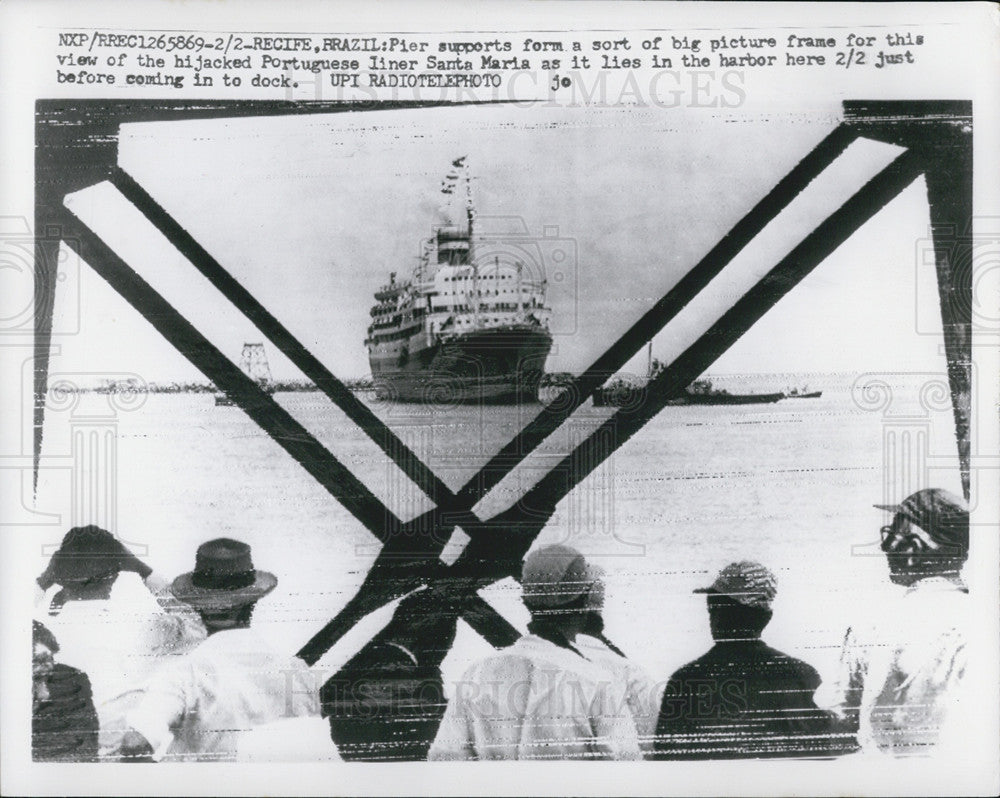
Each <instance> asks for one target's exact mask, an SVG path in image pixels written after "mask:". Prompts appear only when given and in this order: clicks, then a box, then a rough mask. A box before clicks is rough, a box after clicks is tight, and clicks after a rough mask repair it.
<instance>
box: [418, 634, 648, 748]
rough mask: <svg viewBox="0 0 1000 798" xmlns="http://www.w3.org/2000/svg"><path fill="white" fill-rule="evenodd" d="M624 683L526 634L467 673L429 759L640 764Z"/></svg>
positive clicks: (572, 653) (544, 641) (557, 647)
mask: <svg viewBox="0 0 1000 798" xmlns="http://www.w3.org/2000/svg"><path fill="white" fill-rule="evenodd" d="M639 758H640V754H639V742H638V737H637V735H636V729H635V724H634V722H633V720H632V716H631V713H630V712H629V710H628V705H627V703H626V701H625V690H624V685H623V684H622V683H621V682H620V681H619V680H618V679H616V678H614V676H613V675H612V674H611V673H610V672H609V671H608V670H607V669H605V668H602V667H601V666H599V665H597V664H595V663H593V662H590V661H589V660H587V659H584V658H583V657H581V656H580V655H579V654H577V653H575V652H573V651H570V650H568V649H565V648H561V647H560V646H557V645H555V644H554V643H550V642H549V641H547V640H543V639H542V638H540V637H536V636H534V635H526V636H525V637H522V638H521V639H520V640H518V641H517V642H516V643H515V644H514V645H513V646H510V647H509V648H506V649H504V650H503V651H501V652H499V653H498V654H495V655H493V656H490V657H487V658H486V659H484V660H482V661H481V662H479V663H477V664H475V665H473V666H472V667H471V668H469V670H468V671H466V673H465V675H464V676H463V678H462V680H461V681H460V682H459V683H458V684H457V685H456V690H455V697H454V699H452V701H450V702H449V703H448V708H447V710H446V711H445V715H444V718H443V720H442V721H441V726H440V728H439V729H438V733H437V737H436V738H435V740H434V743H433V744H432V745H431V749H430V753H429V755H428V759H430V760H455V759H639Z"/></svg>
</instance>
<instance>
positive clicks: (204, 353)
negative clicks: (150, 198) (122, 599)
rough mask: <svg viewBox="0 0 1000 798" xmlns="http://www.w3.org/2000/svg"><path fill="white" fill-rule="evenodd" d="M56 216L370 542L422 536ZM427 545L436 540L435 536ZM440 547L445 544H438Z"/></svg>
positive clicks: (490, 630)
mask: <svg viewBox="0 0 1000 798" xmlns="http://www.w3.org/2000/svg"><path fill="white" fill-rule="evenodd" d="M62 216H63V219H62V223H63V230H64V231H66V233H65V234H66V236H67V237H66V239H65V240H66V242H67V245H69V246H70V247H72V248H73V249H74V251H76V253H77V254H78V255H79V256H80V258H81V259H82V260H83V261H85V262H86V263H88V264H89V265H90V266H91V268H93V269H94V270H95V271H96V272H97V273H98V274H99V275H100V276H101V277H102V278H104V279H105V280H106V281H107V282H108V283H109V284H110V285H111V287H112V288H114V289H115V290H116V291H117V292H118V293H119V294H120V295H121V296H122V297H123V298H124V299H125V300H126V301H127V302H128V303H129V304H130V305H132V306H133V307H134V308H135V309H136V310H138V311H139V313H141V314H142V315H143V317H144V318H145V319H146V320H147V321H149V322H150V323H151V324H152V325H153V326H154V327H155V328H156V330H157V331H158V332H159V333H160V334H161V335H163V336H164V338H166V340H167V341H168V342H170V343H171V344H172V345H173V346H174V347H175V348H176V349H177V350H178V351H179V352H180V353H181V354H182V355H184V356H185V357H187V359H188V360H189V361H190V362H191V363H192V364H193V365H194V366H195V367H196V368H198V369H199V370H200V371H201V372H202V373H203V374H205V376H206V377H208V378H209V379H210V380H212V382H214V383H215V384H216V385H217V386H218V387H219V388H220V389H221V390H223V391H224V392H226V394H227V395H229V396H230V397H231V398H232V400H233V401H234V402H235V403H236V404H237V405H238V406H239V407H240V408H241V409H242V410H243V411H244V412H246V413H247V415H248V416H250V418H251V419H253V420H254V421H255V422H256V423H257V425H258V426H260V428H261V429H262V430H263V431H265V432H266V433H267V434H268V435H269V436H270V437H271V438H272V439H273V440H274V441H275V442H276V443H278V445H280V446H281V447H282V448H284V449H285V451H287V452H288V454H289V455H291V457H292V458H293V459H294V460H295V461H296V462H298V463H299V464H300V465H301V466H302V467H303V468H305V470H306V471H307V472H308V473H309V474H310V475H311V476H312V477H313V478H314V479H316V481H317V482H319V483H320V485H321V486H322V487H323V488H324V489H325V490H327V492H328V493H330V494H331V495H332V496H333V497H334V498H335V499H337V501H339V502H340V503H341V504H342V505H343V506H344V507H345V508H346V509H347V510H348V512H350V513H351V514H352V515H353V516H354V517H355V518H357V519H358V520H359V521H360V522H361V523H362V524H363V525H364V526H365V527H366V528H367V529H368V530H369V531H370V532H371V533H372V534H373V535H375V537H376V538H378V539H379V540H380V541H382V542H383V544H385V543H386V542H387V541H390V540H393V541H400V540H402V541H408V540H411V539H413V538H419V536H420V533H421V532H422V531H423V530H424V529H425V528H426V527H427V522H426V519H425V518H424V517H423V516H420V517H418V518H416V519H414V520H413V521H410V522H408V523H405V524H404V523H401V522H400V520H399V518H397V517H396V515H395V514H394V513H393V512H392V511H391V510H389V508H387V507H386V506H385V505H384V504H383V503H382V502H381V501H380V500H379V499H378V498H377V497H376V496H375V495H374V494H372V493H371V491H370V490H369V489H368V487H367V486H366V485H365V484H364V483H363V482H361V481H360V480H359V479H358V478H357V477H355V476H354V474H353V473H352V472H351V471H350V469H348V468H347V467H346V466H344V465H343V464H342V463H341V462H340V461H339V460H338V459H337V458H336V457H335V456H334V455H333V454H332V453H331V452H330V451H329V450H328V449H326V447H324V446H323V445H322V444H321V443H320V442H319V441H318V440H316V438H315V437H313V435H312V434H311V433H310V432H309V431H308V430H306V429H305V428H304V427H303V426H302V425H301V424H300V423H299V422H298V421H296V420H295V418H294V417H292V416H291V414H289V413H288V411H287V410H285V409H284V408H283V407H282V406H281V405H279V404H278V403H277V402H276V401H275V400H274V398H273V397H272V396H271V395H269V394H268V393H267V392H265V391H263V390H262V389H261V388H260V386H259V385H258V384H257V383H256V382H255V381H254V380H252V379H251V378H250V377H249V376H247V375H246V374H244V373H243V371H242V370H240V369H239V367H237V366H236V365H235V364H234V363H232V361H230V360H229V359H228V358H227V357H226V356H225V355H224V354H223V353H222V352H220V351H219V350H218V349H217V348H216V347H215V346H214V345H213V344H212V343H211V342H210V341H209V340H208V339H207V338H206V337H205V336H204V335H202V334H201V333H200V332H199V331H198V330H197V329H196V328H195V327H194V326H193V325H192V324H191V323H190V322H189V321H188V320H187V319H186V318H184V316H183V315H181V314H180V313H179V312H178V311H177V310H176V308H174V307H173V306H172V305H171V304H170V303H169V302H167V300H166V299H164V298H163V297H162V296H161V295H160V294H159V293H158V292H157V291H156V290H155V289H154V288H153V287H152V286H150V285H149V284H148V283H147V282H146V281H145V280H143V279H142V277H141V276H140V275H139V274H138V273H137V272H136V271H135V270H134V269H132V267H131V266H129V265H128V264H127V263H126V262H125V261H124V260H123V259H122V258H121V257H119V256H118V254H117V253H116V252H115V251H114V250H113V249H111V248H110V247H109V246H108V245H107V244H105V243H104V241H103V240H102V239H101V238H100V237H99V236H98V235H97V234H96V233H95V232H94V231H93V230H91V229H90V227H88V226H87V225H86V224H85V223H84V222H83V221H82V220H80V219H79V218H78V217H76V216H75V215H74V214H72V213H71V212H69V211H65V212H64V213H63V214H62ZM477 520H478V519H477ZM429 539H430V540H431V541H432V542H433V541H434V538H433V537H430V538H429ZM441 545H442V546H443V543H442V544H441ZM424 554H425V555H426V556H425V557H416V556H414V558H413V562H412V564H411V569H410V570H411V571H412V572H413V573H414V576H409V575H407V578H406V579H405V580H400V581H401V583H405V584H406V585H413V586H414V587H415V586H416V585H417V584H419V583H420V581H421V579H422V578H423V574H424V572H425V571H427V567H428V564H430V565H431V567H433V565H434V564H437V565H440V560H437V558H436V553H435V552H434V546H433V545H432V546H431V547H429V548H428V550H427V551H426V552H424ZM430 573H433V571H430ZM386 584H387V585H389V584H391V583H389V582H387V583H386ZM409 589H413V588H412V587H409V588H408V589H403V590H402V592H401V593H398V594H389V593H388V592H387V591H386V590H384V589H383V593H382V595H383V596H386V598H385V600H384V601H382V602H381V603H385V602H386V601H391V600H392V599H393V598H397V597H398V595H402V594H403V593H405V592H408V590H409ZM483 604H484V605H485V606H479V605H474V606H470V613H473V612H474V617H471V618H470V623H475V625H476V626H477V628H479V629H480V630H481V631H482V632H483V633H484V635H485V636H486V637H487V639H489V640H490V641H491V642H495V643H496V644H499V645H502V644H503V642H504V641H506V640H509V638H510V636H511V634H512V633H513V627H511V626H510V624H509V623H508V622H507V620H506V619H504V618H503V616H501V615H500V614H499V613H497V612H496V611H495V610H493V609H492V607H489V605H486V604H485V602H484V603H483ZM379 606H380V605H379ZM373 609H374V607H373ZM365 614H367V613H365ZM361 617H363V615H362V616H361ZM358 619H359V620H360V618H358Z"/></svg>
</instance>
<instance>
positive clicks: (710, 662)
mask: <svg viewBox="0 0 1000 798" xmlns="http://www.w3.org/2000/svg"><path fill="white" fill-rule="evenodd" d="M695 592H697V593H705V594H707V600H708V617H709V624H710V626H711V630H712V637H713V639H714V640H715V645H714V646H713V647H712V648H711V649H710V650H709V651H708V652H707V653H706V654H705V655H703V656H701V657H699V658H698V659H696V660H695V661H694V662H690V663H688V664H687V665H685V666H684V667H683V668H681V669H680V670H678V671H677V672H676V673H675V674H674V675H673V676H671V678H670V681H669V682H668V683H667V686H666V689H665V691H664V695H663V703H662V704H661V707H660V716H659V720H658V722H657V726H656V743H655V752H656V753H655V756H654V758H656V759H743V758H747V759H749V758H765V757H767V758H771V757H796V756H816V755H827V754H829V739H828V736H827V734H828V732H829V728H830V715H829V714H828V713H825V712H823V711H821V710H819V709H818V708H817V707H816V704H815V703H814V702H813V693H814V692H815V690H816V688H817V687H819V684H820V677H819V674H818V673H817V672H816V671H815V670H814V669H813V668H812V667H811V666H810V665H808V664H807V663H805V662H802V661H801V660H798V659H795V658H794V657H790V656H788V655H787V654H783V653H782V652H780V651H777V650H776V649H773V648H771V647H770V646H768V645H767V644H766V643H765V642H764V641H763V640H761V633H762V632H763V631H764V628H765V627H766V626H767V624H768V623H769V622H770V620H771V615H772V611H771V604H772V602H773V601H774V598H775V595H776V592H777V590H776V582H775V578H774V575H773V574H772V573H771V572H770V571H769V570H768V569H767V568H765V567H764V566H763V565H761V564H760V563H756V562H751V561H742V562H734V563H732V564H730V565H727V566H726V567H725V568H723V569H722V571H721V572H720V573H719V575H718V576H717V577H716V579H715V581H714V582H713V583H712V585H711V586H709V587H707V588H699V589H698V590H697V591H695Z"/></svg>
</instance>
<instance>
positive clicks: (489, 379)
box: [369, 325, 552, 404]
mask: <svg viewBox="0 0 1000 798" xmlns="http://www.w3.org/2000/svg"><path fill="white" fill-rule="evenodd" d="M551 348H552V336H551V334H550V333H549V332H548V331H547V330H545V329H544V328H541V327H535V326H532V325H509V326H504V327H492V328H486V329H482V330H478V331H474V332H469V333H464V334H455V335H453V336H450V337H446V338H442V339H440V340H438V341H434V342H431V343H429V344H428V343H427V341H426V336H425V333H424V332H423V331H420V332H418V333H416V334H415V335H413V336H410V337H409V338H407V339H404V340H403V341H399V342H393V344H386V345H381V346H379V347H373V348H372V349H370V351H369V364H370V366H371V371H372V378H373V380H374V383H375V390H376V395H377V396H378V397H379V398H380V399H383V400H388V401H398V402H422V403H428V404H468V403H483V404H508V403H521V402H536V401H538V383H539V381H540V379H541V377H542V373H543V370H544V368H545V360H546V358H547V357H548V355H549V350H550V349H551Z"/></svg>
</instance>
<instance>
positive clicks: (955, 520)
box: [875, 488, 969, 552]
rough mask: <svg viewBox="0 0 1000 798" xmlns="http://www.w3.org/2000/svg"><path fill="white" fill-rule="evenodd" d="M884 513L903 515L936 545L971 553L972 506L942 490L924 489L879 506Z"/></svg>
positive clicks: (959, 497)
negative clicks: (897, 501) (970, 520)
mask: <svg viewBox="0 0 1000 798" xmlns="http://www.w3.org/2000/svg"><path fill="white" fill-rule="evenodd" d="M875 506H876V507H877V508H878V509H880V510H887V511H888V512H890V513H893V514H894V515H902V516H903V517H904V518H906V519H908V520H909V521H910V523H911V524H914V525H915V526H917V527H919V528H920V529H922V530H923V531H924V532H926V533H927V536H928V537H929V538H930V540H931V541H932V542H933V544H934V545H935V546H938V547H941V548H949V549H952V550H957V551H959V552H967V551H968V550H969V504H968V502H966V501H965V499H964V498H962V497H961V496H956V495H955V494H954V493H950V492H949V491H946V490H942V489H941V488H924V489H923V490H918V491H917V492H916V493H911V494H910V495H909V496H907V497H906V498H905V499H903V501H901V502H900V503H899V504H876V505H875Z"/></svg>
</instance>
